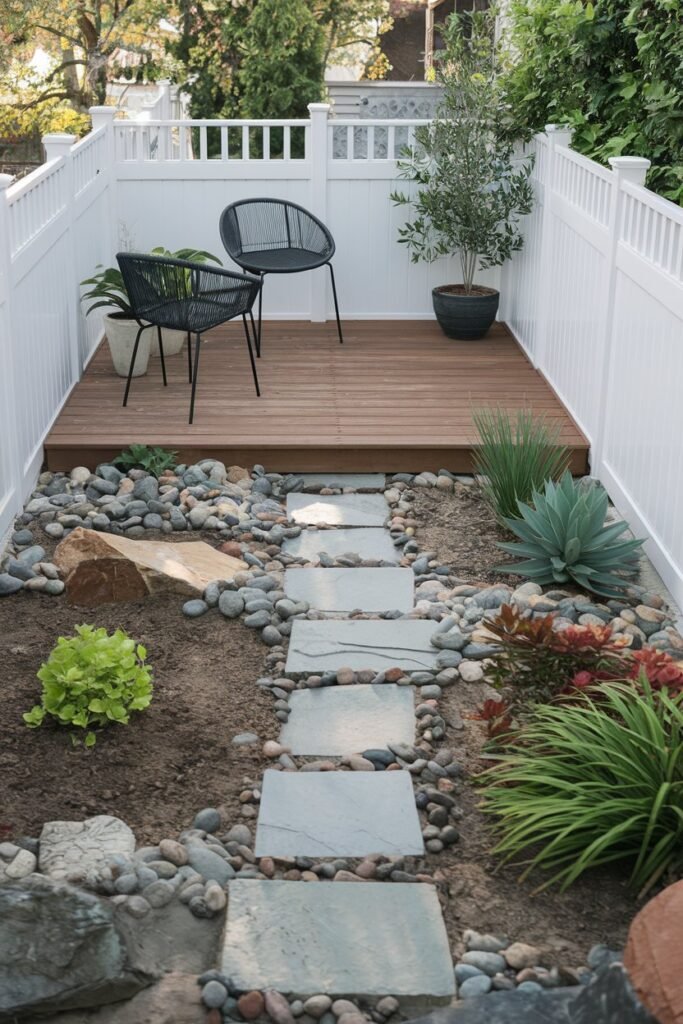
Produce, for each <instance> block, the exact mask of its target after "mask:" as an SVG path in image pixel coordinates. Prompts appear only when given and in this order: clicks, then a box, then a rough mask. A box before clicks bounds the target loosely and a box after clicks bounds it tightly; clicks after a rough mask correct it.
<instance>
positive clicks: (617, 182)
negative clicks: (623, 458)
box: [590, 156, 650, 477]
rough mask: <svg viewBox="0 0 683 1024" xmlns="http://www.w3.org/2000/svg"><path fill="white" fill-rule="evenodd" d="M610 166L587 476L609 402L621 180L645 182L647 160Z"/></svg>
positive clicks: (594, 466)
mask: <svg viewBox="0 0 683 1024" xmlns="http://www.w3.org/2000/svg"><path fill="white" fill-rule="evenodd" d="M609 164H610V167H611V168H612V180H611V183H610V184H611V193H610V202H609V221H608V230H609V248H608V250H607V253H606V254H605V262H606V273H605V278H606V285H607V287H606V289H605V316H604V322H603V324H602V338H601V342H602V360H601V365H600V394H601V396H602V401H601V403H600V409H599V412H598V422H597V427H596V430H595V437H594V438H593V440H592V443H591V451H590V467H591V476H596V477H597V476H599V475H600V464H601V462H602V459H603V456H604V451H605V432H606V428H607V422H608V416H609V403H610V392H611V387H610V376H611V373H610V371H611V365H612V355H613V351H614V312H615V303H616V291H617V250H618V248H619V238H620V235H621V214H622V209H623V201H624V193H623V190H622V187H621V186H622V183H623V182H624V181H628V182H630V183H631V184H632V185H645V177H646V175H647V172H648V170H649V168H650V161H649V160H647V159H646V158H645V157H641V156H612V157H610V158H609Z"/></svg>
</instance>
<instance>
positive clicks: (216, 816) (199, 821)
mask: <svg viewBox="0 0 683 1024" xmlns="http://www.w3.org/2000/svg"><path fill="white" fill-rule="evenodd" d="M192 827H193V828H199V829H202V831H204V832H217V831H218V829H219V828H220V827H221V816H220V813H219V812H218V811H217V810H216V808H215V807H205V808H204V809H203V810H201V811H199V813H198V814H196V815H195V819H194V822H193V823H192Z"/></svg>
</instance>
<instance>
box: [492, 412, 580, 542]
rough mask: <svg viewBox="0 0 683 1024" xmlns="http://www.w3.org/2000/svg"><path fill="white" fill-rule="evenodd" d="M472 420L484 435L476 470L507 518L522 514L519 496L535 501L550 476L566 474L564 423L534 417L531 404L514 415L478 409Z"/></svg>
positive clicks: (500, 514) (499, 513) (495, 508)
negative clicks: (561, 430) (561, 434)
mask: <svg viewBox="0 0 683 1024" xmlns="http://www.w3.org/2000/svg"><path fill="white" fill-rule="evenodd" d="M473 420H474V425H475V427H476V430H477V433H478V435H479V444H478V447H477V448H475V450H474V464H475V473H477V475H478V476H480V477H483V478H484V481H485V482H484V483H483V484H482V489H483V492H484V496H485V498H486V500H487V502H488V503H489V505H490V506H491V508H492V509H493V511H494V512H495V514H496V516H497V518H498V519H499V520H500V521H501V522H503V521H504V519H505V517H506V516H517V515H518V514H519V513H518V509H517V503H518V501H524V502H529V501H531V500H532V495H533V492H534V490H535V489H537V488H539V487H542V486H543V484H544V483H545V481H546V480H556V479H559V477H561V476H562V473H563V472H564V471H565V469H566V468H567V465H568V463H569V452H568V450H567V449H566V448H565V447H564V446H562V445H561V444H560V443H559V427H558V426H556V425H554V424H552V425H548V424H547V423H546V422H545V420H544V419H543V418H542V417H534V416H533V414H532V413H531V411H530V410H529V409H520V410H519V411H518V412H517V413H516V415H514V416H510V414H508V413H507V412H505V411H504V410H502V409H498V408H495V409H479V410H477V411H475V412H474V413H473Z"/></svg>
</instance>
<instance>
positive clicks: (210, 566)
mask: <svg viewBox="0 0 683 1024" xmlns="http://www.w3.org/2000/svg"><path fill="white" fill-rule="evenodd" d="M54 563H55V565H56V566H57V567H58V569H59V570H60V572H61V574H62V576H63V578H64V580H65V582H66V593H67V598H68V600H69V601H70V602H71V603H72V604H78V605H84V606H85V607H88V608H93V607H96V606H98V605H101V604H112V603H114V602H118V601H136V600H140V598H143V597H145V596H146V595H147V594H153V593H158V592H161V591H168V590H170V591H172V592H174V593H178V594H181V595H183V596H189V597H196V596H197V594H198V593H201V592H202V591H203V590H204V588H205V587H206V586H207V585H208V584H209V583H211V581H212V580H228V579H232V578H233V576H234V575H235V574H236V573H238V572H242V571H244V570H245V569H247V568H248V567H247V564H246V563H245V562H243V561H241V559H239V558H233V557H232V556H231V555H226V554H223V552H221V551H218V550H217V549H216V548H213V547H211V545H210V544H206V543H204V541H185V542H182V541H181V542H179V543H177V544H169V543H167V542H164V541H158V540H130V539H129V538H128V537H119V536H116V535H114V534H108V533H96V532H95V531H94V530H86V529H83V528H82V527H78V528H77V529H75V530H74V531H73V532H72V533H70V534H69V536H68V537H66V538H65V540H63V541H62V542H61V543H60V544H59V545H58V547H57V549H56V551H55V554H54Z"/></svg>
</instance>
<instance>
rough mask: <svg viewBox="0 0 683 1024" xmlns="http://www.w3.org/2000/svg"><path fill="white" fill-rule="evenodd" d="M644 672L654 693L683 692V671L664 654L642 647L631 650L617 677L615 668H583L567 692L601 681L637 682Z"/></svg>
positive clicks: (668, 655) (651, 648)
mask: <svg viewBox="0 0 683 1024" xmlns="http://www.w3.org/2000/svg"><path fill="white" fill-rule="evenodd" d="M624 670H625V671H624ZM643 673H644V674H645V676H646V677H647V680H648V682H649V684H650V686H651V688H652V689H653V690H663V689H666V690H668V691H669V693H672V694H675V693H680V692H681V691H683V668H682V667H681V666H680V665H679V664H677V662H675V661H674V659H673V658H672V657H671V655H670V654H666V652H665V651H658V650H656V649H655V648H654V647H643V648H642V650H640V651H629V654H628V657H627V658H625V659H623V662H622V672H621V674H619V675H617V674H615V666H609V667H604V666H603V667H599V668H597V669H595V670H593V671H590V670H588V669H583V670H582V671H581V672H577V673H576V674H575V675H574V677H573V679H572V681H571V684H570V686H569V687H567V692H571V690H572V689H577V690H585V689H586V688H587V687H589V686H595V685H596V684H598V683H602V682H608V683H613V682H616V681H617V680H618V679H622V680H623V679H628V680H631V681H633V682H635V683H637V682H638V680H639V679H641V678H642V675H643Z"/></svg>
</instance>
